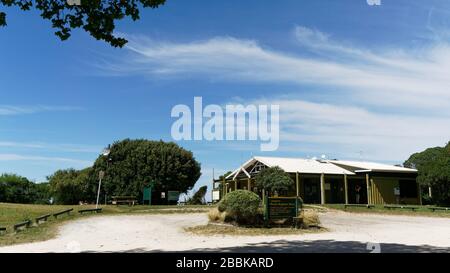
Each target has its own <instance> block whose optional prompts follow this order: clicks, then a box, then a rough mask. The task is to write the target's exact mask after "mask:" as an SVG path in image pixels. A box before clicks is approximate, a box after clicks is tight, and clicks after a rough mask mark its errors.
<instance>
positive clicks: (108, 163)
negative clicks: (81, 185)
mask: <svg viewBox="0 0 450 273" xmlns="http://www.w3.org/2000/svg"><path fill="white" fill-rule="evenodd" d="M93 169H94V171H93V173H92V177H91V182H93V183H94V182H95V181H97V180H98V174H99V172H100V171H104V172H105V176H104V178H103V182H104V183H103V185H102V189H103V190H102V193H103V194H104V193H106V194H107V195H108V196H112V195H122V196H124V195H126V196H136V197H138V198H140V197H141V196H142V192H143V189H144V187H148V186H152V187H153V190H154V191H155V192H162V191H180V192H186V191H187V190H188V189H190V188H191V187H192V186H194V184H195V182H197V180H198V179H199V177H200V175H201V172H200V164H199V163H198V162H197V161H196V160H195V158H194V156H193V154H192V152H190V151H187V150H185V149H183V148H181V147H180V146H178V145H177V144H175V143H173V142H169V143H167V142H163V141H150V140H144V139H138V140H130V139H125V140H122V141H119V142H115V143H114V144H113V145H112V146H111V147H110V153H109V155H108V156H103V155H100V156H99V157H98V158H97V160H96V161H95V163H94V167H93Z"/></svg>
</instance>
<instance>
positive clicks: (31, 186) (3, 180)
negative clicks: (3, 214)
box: [0, 174, 50, 204]
mask: <svg viewBox="0 0 450 273" xmlns="http://www.w3.org/2000/svg"><path fill="white" fill-rule="evenodd" d="M49 198H50V195H49V188H48V184H46V183H34V182H31V181H29V180H28V179H27V178H26V177H22V176H19V175H16V174H2V175H1V176H0V202H5V203H22V204H34V203H38V204H46V203H48V200H49Z"/></svg>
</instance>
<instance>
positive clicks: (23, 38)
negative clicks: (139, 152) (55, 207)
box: [0, 0, 450, 188]
mask: <svg viewBox="0 0 450 273" xmlns="http://www.w3.org/2000/svg"><path fill="white" fill-rule="evenodd" d="M0 10H3V11H6V12H7V20H8V26H7V27H5V28H0V173H17V174H19V175H23V176H26V177H28V178H29V179H31V180H33V181H36V182H43V181H46V177H47V176H48V175H50V174H52V173H53V172H54V171H55V170H57V169H64V168H76V169H81V168H84V167H88V166H90V165H92V164H93V162H94V160H95V159H96V158H97V157H98V156H99V154H100V152H101V151H102V149H103V148H104V147H105V146H107V145H108V144H109V143H112V142H114V141H117V140H121V139H124V138H146V139H152V140H159V139H162V140H165V141H172V140H173V139H172V136H171V126H172V124H173V122H174V121H175V119H174V118H172V117H171V109H172V108H173V107H174V106H175V105H177V104H185V105H188V106H191V107H193V102H194V97H195V96H199V97H202V98H203V104H205V105H207V104H218V105H226V104H239V103H240V104H243V105H264V104H267V105H273V104H276V105H279V106H280V145H279V149H278V150H276V151H271V152H261V151H260V146H259V144H260V143H259V142H258V141H206V140H203V141H179V142H178V144H179V145H181V146H182V147H184V148H186V149H188V150H191V151H192V152H193V153H194V156H195V158H196V159H197V160H198V161H199V162H200V163H201V166H202V177H201V178H200V179H199V181H198V182H197V184H196V187H195V188H198V187H199V186H202V185H209V186H210V185H211V179H212V175H213V169H214V173H215V177H216V178H217V177H218V175H220V174H223V173H224V172H226V171H228V170H233V169H235V168H237V167H238V166H239V165H240V164H241V163H243V162H245V161H246V160H248V159H249V158H250V157H251V156H255V155H264V156H287V157H304V158H312V157H320V156H322V155H325V156H326V157H327V158H337V159H353V160H367V161H377V162H384V163H389V164H401V163H402V162H404V161H405V160H406V159H407V158H408V157H409V156H410V155H411V154H412V153H415V152H419V151H422V150H424V149H425V148H427V147H434V146H442V145H445V144H446V143H447V142H448V141H449V140H450V137H449V136H450V126H448V125H449V124H450V110H449V109H450V91H449V88H450V77H449V72H450V2H448V1H446V0H442V1H438V0H434V1H433V0H430V1H411V0H395V1H394V0H382V1H381V5H380V6H370V5H368V4H367V2H366V0H346V1H333V0H328V1H325V0H324V1H298V0H284V1H261V0H246V1H238V0H229V1H206V0H205V1H201V0H197V1H182V0H167V3H166V4H165V5H164V6H162V7H160V8H158V9H154V10H152V9H149V10H143V11H142V13H141V20H139V21H136V22H133V21H131V20H124V21H121V22H119V23H118V24H117V26H116V32H117V33H118V34H120V35H123V36H124V37H126V38H127V39H128V40H129V43H128V44H127V46H126V47H124V48H122V49H119V48H112V47H111V46H109V45H108V44H106V43H104V42H101V41H96V40H95V39H93V38H91V37H90V36H89V35H88V34H87V33H85V32H84V31H82V30H76V31H74V32H73V35H72V37H71V38H70V39H69V40H68V41H64V42H61V41H59V40H58V38H57V37H56V36H55V35H54V34H53V32H54V31H53V30H52V29H51V25H50V23H49V22H47V21H44V20H42V19H41V18H40V17H39V15H38V14H37V13H36V12H33V11H30V12H23V11H19V10H17V9H15V8H5V7H3V6H0Z"/></svg>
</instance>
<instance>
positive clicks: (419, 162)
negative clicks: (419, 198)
mask: <svg viewBox="0 0 450 273" xmlns="http://www.w3.org/2000/svg"><path fill="white" fill-rule="evenodd" d="M404 166H406V167H411V168H416V169H417V170H418V171H419V176H418V178H417V181H418V182H419V184H420V185H421V187H422V192H423V198H424V199H425V200H427V201H428V202H430V203H434V204H437V205H443V206H450V142H449V143H448V144H447V145H446V146H445V147H434V148H429V149H426V150H425V151H422V152H420V153H415V154H413V155H411V156H410V158H409V159H408V160H406V161H405V163H404ZM428 187H431V190H432V198H431V199H429V196H428V195H427V193H428Z"/></svg>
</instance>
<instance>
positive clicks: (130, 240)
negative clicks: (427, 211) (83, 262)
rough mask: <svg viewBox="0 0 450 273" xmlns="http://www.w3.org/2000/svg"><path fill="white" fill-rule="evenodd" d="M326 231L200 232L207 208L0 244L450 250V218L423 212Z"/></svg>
mask: <svg viewBox="0 0 450 273" xmlns="http://www.w3.org/2000/svg"><path fill="white" fill-rule="evenodd" d="M320 219H321V222H322V226H324V227H326V228H327V229H328V230H329V231H328V232H323V233H312V234H300V235H283V236H280V235H278V236H238V237H236V236H222V235H217V236H210V237H207V236H196V235H193V234H188V233H185V232H184V230H183V229H184V227H188V226H196V225H204V224H206V223H207V221H208V220H207V216H206V214H203V213H195V214H171V215H164V214H158V215H138V216H137V215H136V216H135V215H133V216H131V215H130V216H99V217H91V218H86V219H82V220H77V221H74V222H71V223H68V224H66V225H64V226H63V227H61V229H60V231H59V235H58V236H57V238H55V239H52V240H48V241H45V242H38V243H30V244H22V245H14V246H7V247H2V248H0V252H80V251H81V252H153V251H227V252H447V253H450V219H449V218H435V217H417V216H396V215H375V214H356V213H347V212H342V211H329V212H326V213H321V214H320Z"/></svg>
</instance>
